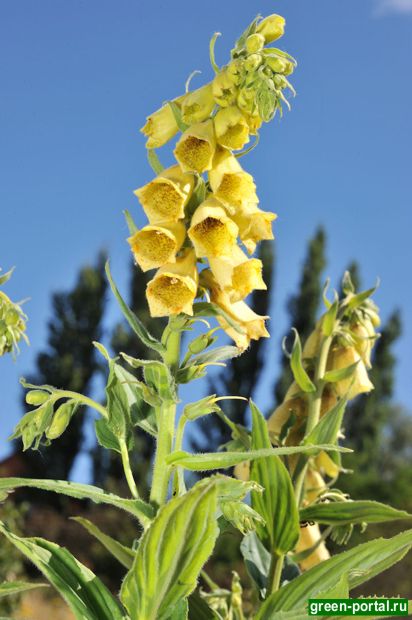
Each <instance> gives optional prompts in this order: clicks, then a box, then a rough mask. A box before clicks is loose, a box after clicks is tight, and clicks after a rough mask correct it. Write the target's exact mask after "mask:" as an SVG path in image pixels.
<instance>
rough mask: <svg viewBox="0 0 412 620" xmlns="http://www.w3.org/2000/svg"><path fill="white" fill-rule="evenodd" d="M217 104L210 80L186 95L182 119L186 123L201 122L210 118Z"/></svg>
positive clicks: (183, 102)
mask: <svg viewBox="0 0 412 620" xmlns="http://www.w3.org/2000/svg"><path fill="white" fill-rule="evenodd" d="M215 105H216V103H215V100H214V97H213V91H212V83H211V82H210V84H206V85H205V86H202V87H201V88H198V89H197V90H194V91H192V92H190V93H188V94H187V95H185V97H184V99H183V101H182V120H183V122H184V123H186V125H194V124H195V123H201V122H202V121H205V120H206V119H207V118H209V116H210V115H211V113H212V112H213V108H214V107H215Z"/></svg>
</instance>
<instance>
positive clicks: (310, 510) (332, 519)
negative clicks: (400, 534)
mask: <svg viewBox="0 0 412 620" xmlns="http://www.w3.org/2000/svg"><path fill="white" fill-rule="evenodd" d="M300 519H301V521H316V522H317V523H322V524H325V525H347V524H349V523H384V522H385V521H396V520H398V519H412V515H410V514H409V513H408V512H405V511H404V510H397V509H396V508H392V506H387V505H386V504H381V503H380V502H372V501H368V500H359V501H350V502H321V503H319V504H312V506H308V507H307V508H302V510H301V511H300Z"/></svg>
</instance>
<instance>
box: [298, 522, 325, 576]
mask: <svg viewBox="0 0 412 620" xmlns="http://www.w3.org/2000/svg"><path fill="white" fill-rule="evenodd" d="M319 538H320V529H319V525H318V524H317V523H315V525H308V526H307V527H302V528H301V529H300V538H299V541H298V544H297V545H296V548H295V553H301V552H302V551H306V549H310V548H311V547H313V545H315V544H316V543H317V541H318V540H319ZM329 558H330V553H329V551H328V550H327V548H326V545H325V543H324V542H321V543H320V544H319V545H318V546H317V547H316V549H315V550H314V551H313V553H311V554H310V555H309V556H308V557H307V558H305V559H304V560H301V561H300V562H299V566H300V568H301V569H302V570H309V569H310V568H312V567H313V566H316V565H317V564H320V563H321V562H324V561H325V560H328V559H329Z"/></svg>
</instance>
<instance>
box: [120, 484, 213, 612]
mask: <svg viewBox="0 0 412 620" xmlns="http://www.w3.org/2000/svg"><path fill="white" fill-rule="evenodd" d="M216 508H217V483H216V480H213V479H212V480H210V479H209V480H208V479H206V480H203V481H201V482H199V483H197V484H196V485H195V486H194V487H193V488H192V489H191V490H190V491H189V492H188V493H186V494H185V495H183V496H181V497H176V498H174V499H172V500H171V501H170V502H168V503H167V504H166V505H165V506H164V507H163V508H161V509H160V510H159V512H158V514H157V516H156V518H155V519H154V520H153V521H152V524H151V526H150V528H148V530H146V532H145V534H144V535H143V537H142V539H141V541H140V544H139V548H138V550H137V552H136V558H135V561H134V563H133V567H132V568H131V570H130V571H129V573H128V574H127V576H126V579H125V581H124V582H123V586H122V591H121V599H122V601H123V604H124V605H125V607H126V608H127V610H128V611H129V614H130V616H131V618H136V619H137V618H142V619H143V618H144V619H145V620H166V618H168V616H170V614H171V612H172V611H173V607H174V606H175V605H176V604H177V603H178V602H179V601H180V600H181V599H182V598H185V597H187V596H188V595H189V594H190V593H191V592H192V591H193V590H194V589H195V587H196V581H197V578H198V575H199V572H200V570H201V568H202V566H203V564H204V563H205V562H206V560H207V559H208V557H209V555H210V554H211V552H212V550H213V547H214V544H215V540H216V538H217V535H218V527H217V522H216V516H215V513H216Z"/></svg>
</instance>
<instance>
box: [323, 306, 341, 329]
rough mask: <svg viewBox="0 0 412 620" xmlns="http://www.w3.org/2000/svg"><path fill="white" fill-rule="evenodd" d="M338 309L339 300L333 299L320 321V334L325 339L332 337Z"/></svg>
mask: <svg viewBox="0 0 412 620" xmlns="http://www.w3.org/2000/svg"><path fill="white" fill-rule="evenodd" d="M338 308H339V299H335V301H334V302H333V304H332V305H331V306H330V308H329V309H328V311H327V312H325V315H324V317H323V320H322V332H323V334H324V335H325V336H326V337H329V336H332V334H333V331H334V329H335V324H336V315H337V313H338Z"/></svg>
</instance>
